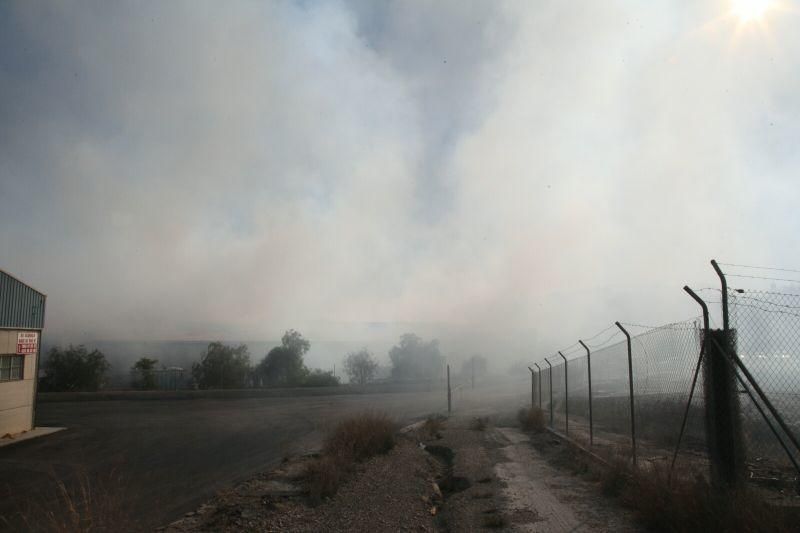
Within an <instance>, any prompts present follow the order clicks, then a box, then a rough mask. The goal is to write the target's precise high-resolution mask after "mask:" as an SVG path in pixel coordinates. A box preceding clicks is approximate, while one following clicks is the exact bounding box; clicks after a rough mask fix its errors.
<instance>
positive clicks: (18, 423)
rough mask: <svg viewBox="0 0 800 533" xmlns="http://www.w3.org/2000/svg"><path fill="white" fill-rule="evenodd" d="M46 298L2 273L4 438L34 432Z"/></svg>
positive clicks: (0, 422)
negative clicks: (37, 379) (9, 435)
mask: <svg viewBox="0 0 800 533" xmlns="http://www.w3.org/2000/svg"><path fill="white" fill-rule="evenodd" d="M45 298H46V296H45V295H44V294H43V293H41V292H39V291H37V290H36V289H34V288H33V287H30V286H28V285H26V284H25V283H23V282H21V281H20V280H18V279H17V278H15V277H14V276H12V275H11V274H8V273H7V272H3V271H2V270H0V437H2V436H4V435H7V434H11V435H13V434H15V433H19V432H22V431H28V430H30V429H33V422H34V404H35V398H36V377H37V374H38V373H39V350H40V346H41V338H42V327H44V303H45Z"/></svg>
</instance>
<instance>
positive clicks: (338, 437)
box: [323, 413, 396, 462]
mask: <svg viewBox="0 0 800 533" xmlns="http://www.w3.org/2000/svg"><path fill="white" fill-rule="evenodd" d="M395 431H396V427H395V424H394V422H392V420H391V419H389V417H388V416H386V415H385V414H380V413H364V414H361V415H358V416H354V417H353V418H348V419H346V420H343V421H342V422H339V424H338V425H337V426H336V427H335V428H334V429H333V431H332V432H331V433H330V434H329V435H328V437H327V438H326V439H325V445H324V447H323V451H324V453H325V454H326V455H330V456H338V457H343V458H345V459H350V460H351V462H352V461H361V460H363V459H366V458H368V457H372V456H373V455H378V454H381V453H386V452H388V451H389V450H391V449H392V447H393V446H394V434H395Z"/></svg>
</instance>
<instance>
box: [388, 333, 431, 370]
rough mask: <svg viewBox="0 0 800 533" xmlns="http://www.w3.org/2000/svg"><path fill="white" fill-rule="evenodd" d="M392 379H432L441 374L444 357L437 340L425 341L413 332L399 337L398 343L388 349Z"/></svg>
mask: <svg viewBox="0 0 800 533" xmlns="http://www.w3.org/2000/svg"><path fill="white" fill-rule="evenodd" d="M389 359H390V360H391V362H392V377H393V378H394V379H432V378H436V377H439V376H441V372H442V367H443V366H444V357H442V354H441V353H439V341H437V340H435V339H434V340H432V341H428V342H425V341H423V340H422V339H421V338H420V337H418V336H417V335H415V334H413V333H406V334H404V335H402V336H401V337H400V343H399V344H398V345H397V346H394V347H393V348H392V349H391V350H389Z"/></svg>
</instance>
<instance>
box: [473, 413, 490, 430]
mask: <svg viewBox="0 0 800 533" xmlns="http://www.w3.org/2000/svg"><path fill="white" fill-rule="evenodd" d="M488 425H489V417H487V416H479V417H477V418H473V419H472V421H471V422H470V423H469V428H470V429H473V430H475V431H484V430H485V429H486V428H487V426H488Z"/></svg>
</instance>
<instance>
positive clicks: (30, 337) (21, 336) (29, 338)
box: [17, 331, 39, 355]
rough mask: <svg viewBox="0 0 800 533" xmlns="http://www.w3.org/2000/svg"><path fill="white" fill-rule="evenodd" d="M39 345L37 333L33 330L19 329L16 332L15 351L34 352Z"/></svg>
mask: <svg viewBox="0 0 800 533" xmlns="http://www.w3.org/2000/svg"><path fill="white" fill-rule="evenodd" d="M38 346H39V334H38V333H36V332H35V331H20V332H19V333H17V353H18V354H23V355H24V354H30V353H36V349H37V348H38Z"/></svg>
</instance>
